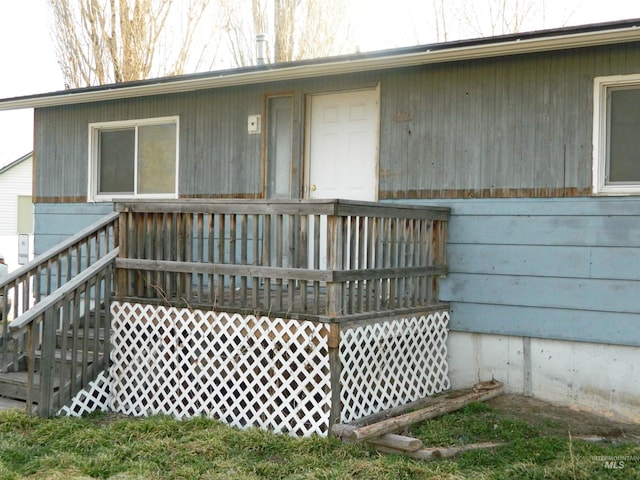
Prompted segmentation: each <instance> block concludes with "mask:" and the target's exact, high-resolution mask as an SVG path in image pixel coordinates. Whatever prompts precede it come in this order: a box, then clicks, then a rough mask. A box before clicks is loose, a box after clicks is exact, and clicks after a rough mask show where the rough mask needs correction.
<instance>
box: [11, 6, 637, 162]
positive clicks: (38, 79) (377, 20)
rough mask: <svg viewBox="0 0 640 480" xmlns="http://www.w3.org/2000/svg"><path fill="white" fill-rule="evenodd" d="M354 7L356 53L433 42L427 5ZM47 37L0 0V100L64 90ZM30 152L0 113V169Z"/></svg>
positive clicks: (16, 114)
mask: <svg viewBox="0 0 640 480" xmlns="http://www.w3.org/2000/svg"><path fill="white" fill-rule="evenodd" d="M360 1H362V2H365V3H363V5H364V8H359V9H358V10H359V12H360V13H361V15H359V17H358V20H357V23H356V24H355V25H354V32H355V36H356V37H357V39H356V43H357V44H358V45H359V47H360V49H361V50H363V51H366V50H375V49H383V48H396V47H401V46H406V45H413V44H416V43H430V42H432V41H433V39H431V38H428V32H425V31H421V30H419V29H417V28H416V27H412V28H408V26H407V25H408V24H409V23H411V22H410V20H412V19H415V18H417V17H421V16H422V17H425V18H426V16H427V15H428V14H429V7H430V6H431V5H432V2H431V1H430V0H360ZM473 1H474V2H475V3H474V5H481V4H482V2H479V1H478V0H473ZM539 5H540V6H542V5H544V7H545V12H546V13H545V17H544V19H539V22H537V24H536V27H535V28H534V29H539V28H554V27H561V26H570V25H581V24H588V23H597V22H605V21H610V20H621V19H629V18H640V2H639V1H638V0H606V1H603V0H551V1H550V0H540V2H539ZM49 32H50V15H49V10H48V7H47V4H46V0H0V98H11V97H18V96H24V95H32V94H37V93H48V92H54V91H57V90H62V89H63V88H64V80H63V77H62V74H61V73H60V69H59V66H58V63H57V60H56V56H55V50H54V47H53V44H52V41H51V36H50V33H49ZM451 40H453V38H451ZM32 148H33V112H32V111H31V110H28V109H27V110H19V111H12V112H0V167H1V166H3V165H6V164H7V163H10V162H12V161H13V160H16V159H17V158H19V157H21V156H22V155H24V154H25V153H28V152H30V151H31V150H32Z"/></svg>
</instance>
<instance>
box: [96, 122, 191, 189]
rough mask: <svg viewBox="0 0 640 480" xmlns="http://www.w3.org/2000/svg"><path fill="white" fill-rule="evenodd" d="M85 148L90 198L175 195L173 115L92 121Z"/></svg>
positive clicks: (175, 128)
mask: <svg viewBox="0 0 640 480" xmlns="http://www.w3.org/2000/svg"><path fill="white" fill-rule="evenodd" d="M89 150H90V155H89V158H90V165H89V171H90V172H91V175H90V185H89V191H90V192H91V194H92V197H93V199H94V200H113V199H117V198H130V197H140V198H176V197H177V194H178V118H177V117H169V118H154V119H145V120H130V121H126V122H104V123H92V124H91V125H89Z"/></svg>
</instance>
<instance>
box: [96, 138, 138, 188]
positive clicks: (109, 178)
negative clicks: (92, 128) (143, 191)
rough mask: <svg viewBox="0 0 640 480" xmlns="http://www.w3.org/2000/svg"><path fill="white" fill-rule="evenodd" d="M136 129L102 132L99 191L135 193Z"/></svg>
mask: <svg viewBox="0 0 640 480" xmlns="http://www.w3.org/2000/svg"><path fill="white" fill-rule="evenodd" d="M134 152H135V130H134V129H133V128H129V129H126V130H103V131H101V132H100V158H99V161H98V193H133V185H134V164H133V162H134Z"/></svg>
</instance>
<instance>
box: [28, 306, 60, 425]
mask: <svg viewBox="0 0 640 480" xmlns="http://www.w3.org/2000/svg"><path fill="white" fill-rule="evenodd" d="M56 313H57V309H56V308H55V307H54V308H49V309H48V310H47V311H46V312H45V313H44V319H43V323H42V342H41V345H40V349H41V351H42V357H41V358H40V371H39V372H38V375H40V395H39V397H40V399H39V401H38V415H40V416H41V417H50V416H51V415H52V414H53V413H54V412H53V411H52V410H53V404H52V400H53V399H52V394H53V384H54V380H55V373H56V372H55V370H56V358H55V355H56V319H57V315H56ZM31 333H32V335H33V331H32V332H31ZM32 341H35V339H33V338H32ZM61 361H62V359H61Z"/></svg>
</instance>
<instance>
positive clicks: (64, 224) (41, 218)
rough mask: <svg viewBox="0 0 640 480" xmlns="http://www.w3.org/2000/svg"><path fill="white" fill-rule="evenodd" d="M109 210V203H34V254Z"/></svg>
mask: <svg viewBox="0 0 640 480" xmlns="http://www.w3.org/2000/svg"><path fill="white" fill-rule="evenodd" d="M111 212H113V205H112V204H111V203H36V204H35V225H34V230H35V247H34V250H35V254H36V255H40V254H41V253H44V252H46V251H47V250H49V249H50V248H52V247H55V246H56V245H57V244H58V243H60V242H62V241H63V240H65V239H67V238H69V237H70V236H71V235H74V234H75V233H77V232H79V231H80V230H82V229H83V228H85V227H88V226H89V225H91V224H92V223H94V222H97V221H98V220H100V219H101V218H102V217H104V216H105V215H108V214H109V213H111Z"/></svg>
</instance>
